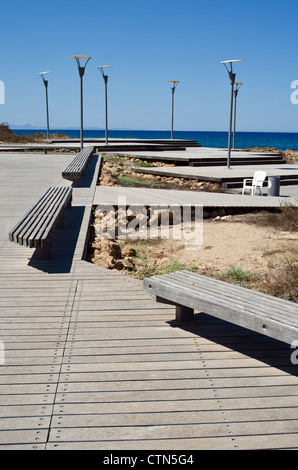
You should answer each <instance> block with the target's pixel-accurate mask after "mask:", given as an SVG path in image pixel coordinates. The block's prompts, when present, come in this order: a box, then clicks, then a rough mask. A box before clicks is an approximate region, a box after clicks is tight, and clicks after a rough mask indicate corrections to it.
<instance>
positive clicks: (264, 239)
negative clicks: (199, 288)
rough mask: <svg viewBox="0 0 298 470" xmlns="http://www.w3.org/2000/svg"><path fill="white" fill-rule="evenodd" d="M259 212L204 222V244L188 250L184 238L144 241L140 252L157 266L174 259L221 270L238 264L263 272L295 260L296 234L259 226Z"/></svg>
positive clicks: (296, 252)
mask: <svg viewBox="0 0 298 470" xmlns="http://www.w3.org/2000/svg"><path fill="white" fill-rule="evenodd" d="M261 218H262V214H248V215H237V216H236V215H235V216H232V217H230V218H221V219H219V220H215V219H206V220H204V222H203V244H202V247H201V248H200V249H187V246H188V245H187V243H186V244H185V243H184V242H183V240H182V241H181V240H180V241H179V240H173V239H168V240H157V241H155V240H147V241H146V243H144V244H143V248H142V252H143V254H144V255H145V256H146V257H147V260H148V263H150V264H152V263H153V262H154V261H156V263H157V266H158V267H161V268H162V267H163V266H165V265H167V264H168V263H169V262H171V261H174V260H177V261H179V262H180V263H182V264H185V265H186V266H189V267H201V268H206V269H212V270H214V271H217V272H223V271H226V270H228V269H229V268H230V267H232V266H234V267H241V268H242V269H243V270H248V271H250V272H252V273H258V274H262V273H264V272H265V271H269V270H270V269H272V268H278V267H279V266H282V265H283V264H284V262H285V260H286V259H287V258H288V259H291V260H297V255H298V243H297V242H298V233H295V232H284V231H280V230H275V229H274V228H272V227H262V226H259V225H258V220H259V219H261Z"/></svg>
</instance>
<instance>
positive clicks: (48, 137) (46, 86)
mask: <svg viewBox="0 0 298 470" xmlns="http://www.w3.org/2000/svg"><path fill="white" fill-rule="evenodd" d="M46 73H51V72H40V73H39V74H38V75H39V76H40V78H41V79H42V81H43V83H44V86H45V89H46V113H47V140H50V124H49V100H48V80H46V79H45V77H44V76H45V74H46Z"/></svg>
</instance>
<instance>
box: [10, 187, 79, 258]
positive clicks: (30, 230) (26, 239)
mask: <svg viewBox="0 0 298 470" xmlns="http://www.w3.org/2000/svg"><path fill="white" fill-rule="evenodd" d="M71 199H72V188H68V187H64V186H56V187H55V186H52V187H50V188H49V189H48V190H47V191H46V192H45V193H44V194H43V196H41V198H40V199H39V200H38V201H37V202H36V204H34V206H33V207H32V208H31V209H30V210H29V211H28V212H27V213H26V214H25V215H24V217H23V218H22V219H21V220H20V221H19V222H18V223H17V225H15V227H14V228H13V229H12V230H11V231H10V232H9V240H10V241H11V242H14V243H18V244H19V245H24V246H27V247H30V248H36V250H37V251H36V256H37V257H39V258H43V259H46V258H50V252H51V245H52V234H53V231H54V229H55V228H56V227H57V226H61V225H62V224H63V217H64V209H65V208H66V207H69V206H70V205H71Z"/></svg>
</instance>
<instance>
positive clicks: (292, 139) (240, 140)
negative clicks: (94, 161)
mask: <svg viewBox="0 0 298 470" xmlns="http://www.w3.org/2000/svg"><path fill="white" fill-rule="evenodd" d="M38 132H40V133H45V130H44V129H13V133H15V134H16V135H30V134H31V135H34V134H36V133H38ZM50 133H51V134H54V133H55V134H57V133H59V134H61V135H65V136H67V137H68V138H70V139H73V138H79V137H80V130H79V129H63V128H59V129H54V128H53V129H50ZM108 135H109V138H110V139H113V138H115V139H116V138H122V139H170V137H171V132H170V131H169V130H166V131H153V130H128V129H122V130H116V129H110V130H109V132H108ZM104 137H105V131H104V130H101V129H96V130H94V129H88V128H85V129H84V138H86V139H87V138H102V139H103V138H104ZM175 139H178V140H179V139H181V140H194V141H197V142H198V143H199V144H200V145H201V146H202V147H213V148H226V147H227V145H228V132H226V131H175V130H174V140H175ZM253 147H259V148H261V147H263V148H266V147H267V148H268V147H270V148H276V149H279V150H281V151H285V150H287V149H291V150H298V133H294V132H241V131H239V132H236V135H235V148H239V149H248V148H253Z"/></svg>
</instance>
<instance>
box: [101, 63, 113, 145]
mask: <svg viewBox="0 0 298 470" xmlns="http://www.w3.org/2000/svg"><path fill="white" fill-rule="evenodd" d="M108 67H113V65H100V66H99V67H98V70H99V71H100V73H101V74H102V78H103V81H104V84H105V123H106V134H105V136H106V145H108V75H105V73H104V70H103V69H105V68H108Z"/></svg>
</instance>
